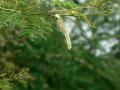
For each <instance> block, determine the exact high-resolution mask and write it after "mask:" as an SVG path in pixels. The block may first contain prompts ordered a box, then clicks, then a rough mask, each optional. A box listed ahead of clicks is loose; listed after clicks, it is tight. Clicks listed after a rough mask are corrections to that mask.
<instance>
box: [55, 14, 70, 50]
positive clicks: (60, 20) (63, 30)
mask: <svg viewBox="0 0 120 90" xmlns="http://www.w3.org/2000/svg"><path fill="white" fill-rule="evenodd" d="M55 17H56V18H57V24H58V26H59V28H60V31H61V32H62V33H63V34H64V36H65V39H66V43H67V47H68V49H69V50H70V49H71V48H72V44H71V40H70V36H69V33H68V31H67V29H66V28H65V26H64V22H63V20H62V18H61V16H60V15H59V14H55Z"/></svg>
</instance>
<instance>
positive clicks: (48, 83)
mask: <svg viewBox="0 0 120 90" xmlns="http://www.w3.org/2000/svg"><path fill="white" fill-rule="evenodd" d="M44 9H45V8H44ZM43 11H44V10H43ZM90 18H91V19H92V21H94V23H95V25H96V27H97V30H94V29H92V28H89V27H88V25H87V24H85V23H83V22H82V21H81V22H80V23H79V24H75V23H73V22H72V21H69V20H67V19H65V25H66V28H68V30H69V31H70V37H71V41H72V46H73V48H72V49H71V50H68V49H67V46H66V42H65V39H64V36H63V35H62V34H61V33H60V32H58V31H57V29H58V28H57V27H56V25H55V23H53V22H51V19H50V20H49V19H48V23H52V26H51V27H52V31H53V32H52V33H51V34H50V35H48V37H47V40H45V39H41V38H34V39H30V38H29V37H28V36H26V37H23V38H18V33H19V28H18V27H16V28H15V29H14V30H12V31H11V30H8V31H6V28H4V29H3V28H2V29H1V31H0V32H1V33H0V88H2V89H3V90H120V61H119V60H120V8H119V4H115V5H114V6H113V13H112V14H111V15H109V16H93V17H90ZM43 28H44V27H43Z"/></svg>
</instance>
